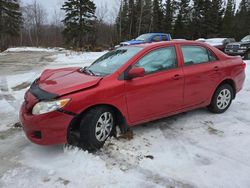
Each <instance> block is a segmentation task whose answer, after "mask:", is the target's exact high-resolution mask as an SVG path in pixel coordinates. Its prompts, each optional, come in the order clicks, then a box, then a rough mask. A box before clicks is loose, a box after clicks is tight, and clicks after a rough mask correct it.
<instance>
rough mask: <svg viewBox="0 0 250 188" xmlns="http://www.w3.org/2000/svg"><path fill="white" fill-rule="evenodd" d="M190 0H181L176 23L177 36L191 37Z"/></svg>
mask: <svg viewBox="0 0 250 188" xmlns="http://www.w3.org/2000/svg"><path fill="white" fill-rule="evenodd" d="M189 3H190V0H181V1H180V3H179V5H178V7H179V13H178V14H177V19H176V21H175V25H174V37H175V38H190V32H189V25H190V10H191V9H190V6H189Z"/></svg>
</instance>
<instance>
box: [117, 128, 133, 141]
mask: <svg viewBox="0 0 250 188" xmlns="http://www.w3.org/2000/svg"><path fill="white" fill-rule="evenodd" d="M133 138H134V133H133V131H132V130H129V131H127V132H126V133H124V134H122V135H120V136H118V137H117V139H118V140H119V139H126V140H132V139H133Z"/></svg>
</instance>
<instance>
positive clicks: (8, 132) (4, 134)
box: [0, 128, 21, 140]
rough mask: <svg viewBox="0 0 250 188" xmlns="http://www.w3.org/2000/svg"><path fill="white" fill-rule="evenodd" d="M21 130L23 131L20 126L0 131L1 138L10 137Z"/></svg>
mask: <svg viewBox="0 0 250 188" xmlns="http://www.w3.org/2000/svg"><path fill="white" fill-rule="evenodd" d="M19 131H21V129H18V128H10V129H8V130H6V131H2V132H0V140H5V139H7V138H8V137H10V136H13V135H14V134H16V133H17V132H19Z"/></svg>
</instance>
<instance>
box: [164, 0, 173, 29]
mask: <svg viewBox="0 0 250 188" xmlns="http://www.w3.org/2000/svg"><path fill="white" fill-rule="evenodd" d="M174 13H175V4H174V1H173V0H166V3H165V15H164V24H163V26H164V29H163V30H164V31H165V32H166V33H171V34H172V32H173V24H172V22H173V19H174V18H173V16H174Z"/></svg>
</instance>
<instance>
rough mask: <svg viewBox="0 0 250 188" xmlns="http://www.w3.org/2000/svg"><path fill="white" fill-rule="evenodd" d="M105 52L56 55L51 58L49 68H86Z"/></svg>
mask: <svg viewBox="0 0 250 188" xmlns="http://www.w3.org/2000/svg"><path fill="white" fill-rule="evenodd" d="M105 53H107V51H103V52H72V51H68V52H67V53H63V54H57V55H54V56H52V58H53V59H55V61H54V63H53V64H50V65H49V66H52V67H53V66H56V67H57V66H66V67H67V66H81V67H82V66H88V65H90V64H91V63H93V62H94V61H95V60H96V59H97V58H98V57H100V56H102V55H104V54H105Z"/></svg>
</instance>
